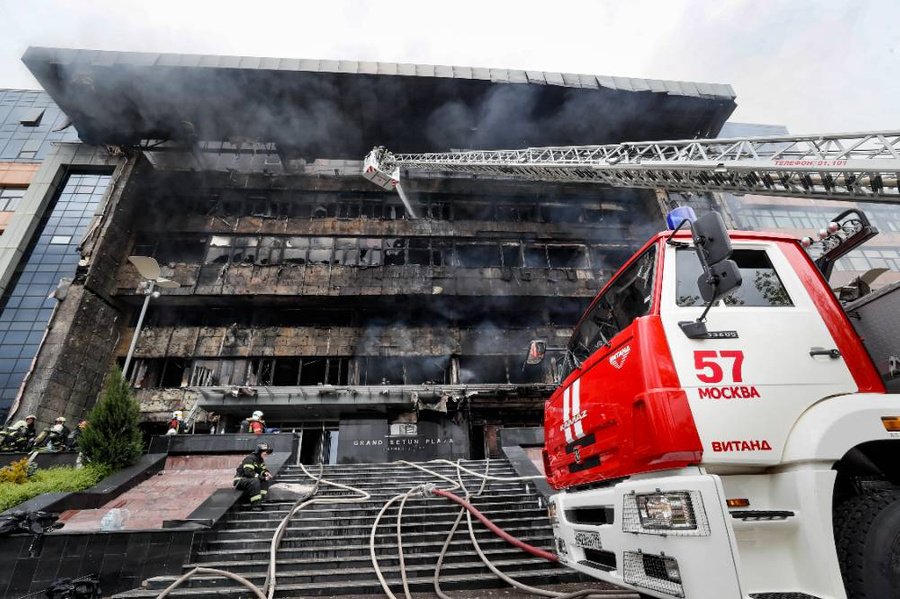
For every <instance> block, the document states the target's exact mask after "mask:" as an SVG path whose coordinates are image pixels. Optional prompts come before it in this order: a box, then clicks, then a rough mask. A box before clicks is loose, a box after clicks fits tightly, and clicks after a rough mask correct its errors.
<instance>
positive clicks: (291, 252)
mask: <svg viewBox="0 0 900 599" xmlns="http://www.w3.org/2000/svg"><path fill="white" fill-rule="evenodd" d="M308 250H309V238H308V237H288V238H287V240H286V241H285V244H284V249H283V250H282V261H283V262H284V263H285V264H306V254H307V251H308Z"/></svg>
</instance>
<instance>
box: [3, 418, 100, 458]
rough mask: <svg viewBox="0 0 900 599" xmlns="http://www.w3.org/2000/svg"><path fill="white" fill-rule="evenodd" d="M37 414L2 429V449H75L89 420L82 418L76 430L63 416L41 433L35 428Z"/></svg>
mask: <svg viewBox="0 0 900 599" xmlns="http://www.w3.org/2000/svg"><path fill="white" fill-rule="evenodd" d="M35 420H36V418H35V416H34V414H29V415H27V416H25V418H23V419H22V420H19V421H16V422H14V423H13V424H11V425H9V426H8V427H6V429H4V430H3V431H0V451H65V450H69V449H75V448H76V447H77V445H78V438H79V437H80V436H81V432H82V431H83V430H84V428H85V427H86V426H87V421H86V420H82V421H81V422H79V423H78V426H77V427H75V430H71V429H69V427H68V426H66V419H65V418H64V417H62V416H60V417H59V418H57V419H56V422H54V424H53V425H52V426H48V427H47V428H45V429H44V430H42V431H41V432H40V433H38V432H37V429H36V428H35Z"/></svg>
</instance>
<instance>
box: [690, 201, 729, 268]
mask: <svg viewBox="0 0 900 599" xmlns="http://www.w3.org/2000/svg"><path fill="white" fill-rule="evenodd" d="M691 230H692V231H693V234H694V247H695V248H696V249H697V253H698V254H700V263H701V264H704V263H705V264H708V265H710V266H712V265H714V264H718V263H719V262H722V261H723V260H728V259H729V258H731V239H730V238H729V237H728V229H726V228H725V222H724V221H723V220H722V217H721V216H719V213H718V212H707V213H706V214H704V215H703V216H701V217H700V218H698V219H697V220H696V221H695V222H694V224H693V226H692V227H691Z"/></svg>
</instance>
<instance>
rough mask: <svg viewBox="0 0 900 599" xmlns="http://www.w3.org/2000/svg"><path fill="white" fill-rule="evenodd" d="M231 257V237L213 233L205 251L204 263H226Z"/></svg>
mask: <svg viewBox="0 0 900 599" xmlns="http://www.w3.org/2000/svg"><path fill="white" fill-rule="evenodd" d="M230 257H231V237H226V236H224V235H213V236H212V239H211V240H210V242H209V249H208V250H207V251H206V260H205V262H206V264H227V263H228V261H229V258H230Z"/></svg>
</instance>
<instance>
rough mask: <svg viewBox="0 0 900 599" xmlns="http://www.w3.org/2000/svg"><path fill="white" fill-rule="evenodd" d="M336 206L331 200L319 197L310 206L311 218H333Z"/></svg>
mask: <svg viewBox="0 0 900 599" xmlns="http://www.w3.org/2000/svg"><path fill="white" fill-rule="evenodd" d="M335 211H336V204H335V202H334V200H333V199H332V198H327V197H322V196H319V197H317V198H316V200H315V201H314V202H313V205H312V217H313V218H334V215H335Z"/></svg>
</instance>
